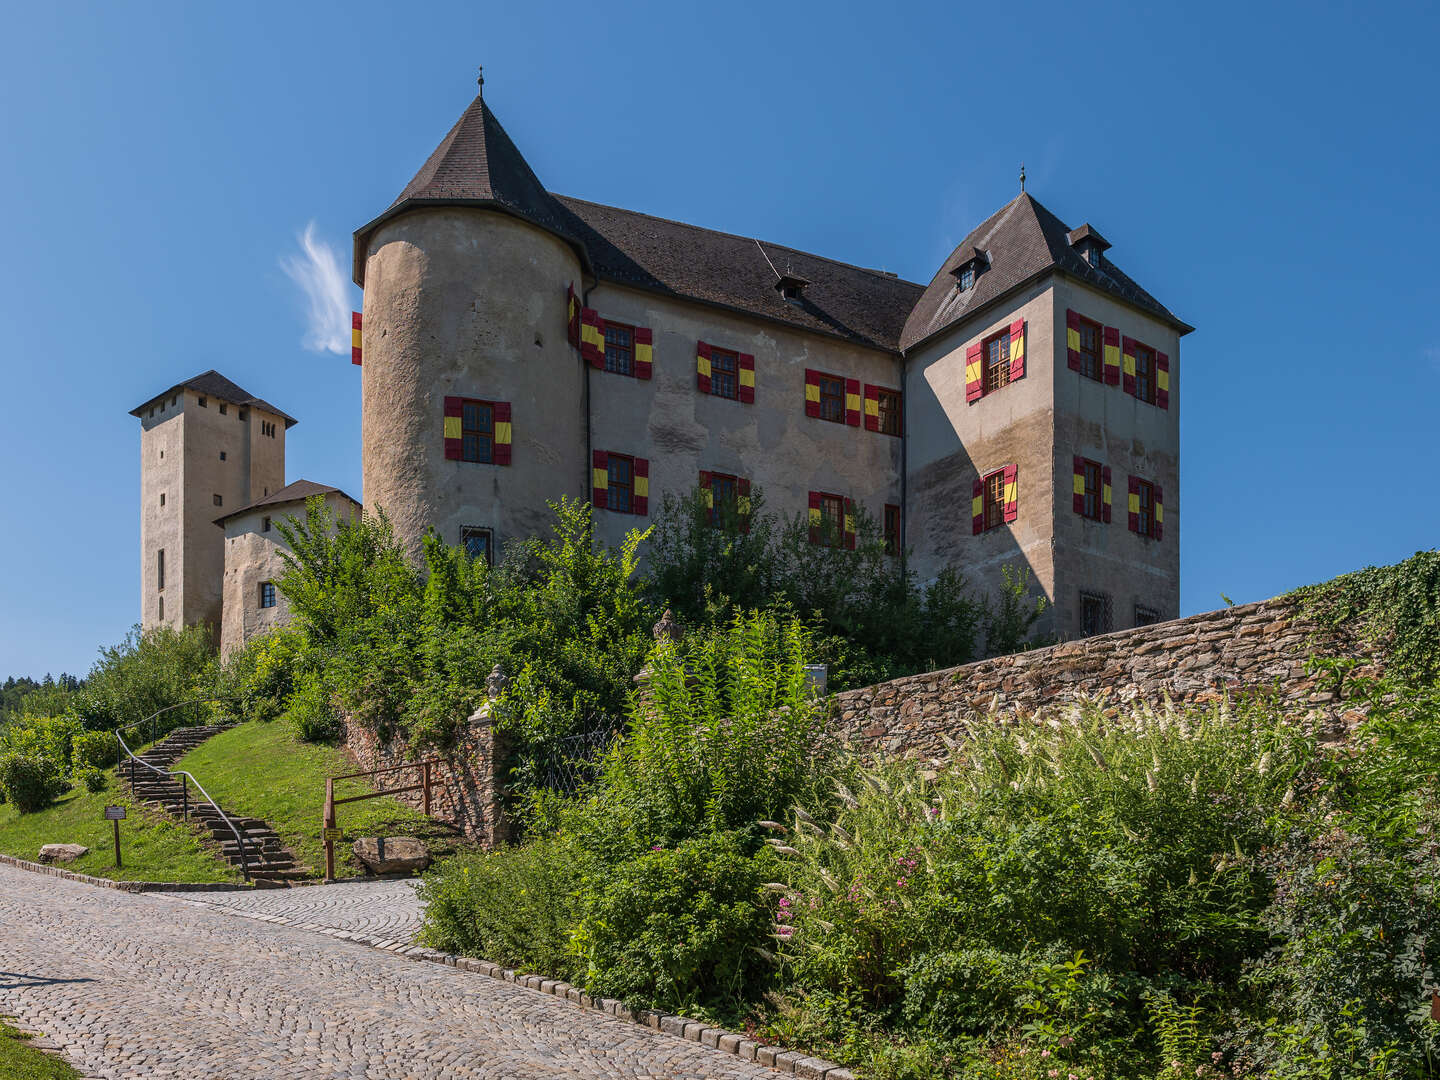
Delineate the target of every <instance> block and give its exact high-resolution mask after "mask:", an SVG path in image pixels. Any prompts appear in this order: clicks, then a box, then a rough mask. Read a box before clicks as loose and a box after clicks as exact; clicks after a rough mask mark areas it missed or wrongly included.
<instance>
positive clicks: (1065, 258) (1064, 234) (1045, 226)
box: [900, 194, 1194, 351]
mask: <svg viewBox="0 0 1440 1080" xmlns="http://www.w3.org/2000/svg"><path fill="white" fill-rule="evenodd" d="M1082 229H1084V230H1085V236H1086V237H1087V238H1099V237H1100V234H1099V233H1097V232H1095V230H1093V229H1091V228H1090V227H1089V226H1088V225H1087V226H1082ZM1075 232H1076V233H1079V232H1081V230H1080V229H1077V230H1075ZM1071 235H1072V233H1071V230H1070V227H1069V226H1068V225H1066V224H1065V223H1064V222H1063V221H1061V220H1060V219H1059V218H1058V217H1056V216H1055V215H1054V214H1052V213H1051V212H1050V211H1049V210H1047V209H1046V208H1045V207H1044V206H1043V205H1041V203H1040V202H1039V200H1037V199H1036V198H1035V197H1034V196H1032V195H1029V194H1021V195H1018V196H1016V197H1015V198H1014V199H1013V200H1011V201H1010V202H1008V203H1006V204H1005V205H1004V206H1002V207H1001V208H1000V209H999V210H997V211H995V213H993V214H991V215H990V217H988V218H986V219H985V220H984V221H983V222H981V223H980V224H979V225H978V226H976V227H975V229H974V230H973V231H972V232H971V233H970V235H969V236H967V237H965V239H964V240H963V241H961V243H960V245H959V246H958V247H956V248H955V250H954V251H952V252H951V253H950V257H949V258H948V259H946V260H945V263H944V265H943V266H941V268H940V270H939V271H938V272H937V273H936V275H935V276H934V277H933V278H932V279H931V281H930V284H929V285H928V286H927V287H926V289H925V292H924V294H923V295H922V296H921V297H920V300H919V302H918V303H917V304H916V305H915V308H914V310H913V311H911V313H910V317H909V318H908V319H906V321H905V329H904V331H903V332H902V333H901V336H900V348H901V349H903V350H906V351H909V350H910V349H912V348H914V347H915V346H916V345H918V344H920V343H921V342H923V341H926V340H928V339H930V338H931V337H934V336H935V335H936V334H939V333H941V332H943V331H944V330H946V329H947V328H949V327H950V326H952V325H953V324H955V323H957V322H960V321H962V320H964V319H967V318H969V317H971V316H972V315H975V314H977V313H978V312H979V311H981V310H982V309H984V308H986V307H988V306H989V305H990V304H992V303H994V302H995V301H997V300H999V299H1000V298H1001V297H1003V296H1007V295H1009V294H1010V293H1011V292H1012V291H1014V290H1016V289H1018V288H1020V287H1022V286H1024V285H1027V284H1029V283H1030V282H1032V281H1034V280H1036V279H1038V278H1039V277H1041V276H1042V275H1044V274H1046V273H1050V272H1053V271H1061V272H1063V273H1066V274H1068V275H1070V276H1071V277H1074V278H1077V279H1079V280H1081V281H1083V282H1085V283H1086V284H1087V285H1090V286H1092V287H1093V288H1096V289H1099V290H1100V291H1101V292H1107V293H1110V294H1111V295H1113V296H1115V297H1117V298H1118V299H1120V300H1123V301H1125V302H1126V303H1128V304H1132V305H1134V306H1135V307H1137V308H1140V309H1141V310H1142V311H1145V312H1147V313H1148V314H1150V315H1152V316H1154V317H1155V318H1157V319H1159V320H1160V321H1162V322H1166V323H1169V324H1170V325H1171V326H1173V327H1175V328H1176V329H1177V330H1179V332H1180V333H1182V334H1188V333H1189V332H1190V331H1191V330H1193V329H1194V327H1192V326H1189V325H1187V324H1186V323H1184V322H1181V321H1180V320H1179V319H1178V318H1176V317H1175V316H1174V315H1173V314H1171V312H1170V310H1169V309H1168V308H1166V307H1165V305H1163V304H1162V303H1160V301H1159V300H1156V299H1155V297H1153V296H1151V295H1150V294H1149V293H1148V292H1146V291H1145V290H1144V289H1142V288H1141V287H1140V286H1139V285H1137V284H1136V283H1135V282H1134V281H1132V280H1131V279H1130V278H1129V277H1127V276H1126V275H1125V273H1124V272H1123V271H1121V270H1120V268H1119V267H1117V266H1116V265H1115V264H1114V263H1113V262H1111V261H1110V260H1109V259H1108V258H1106V257H1104V256H1103V255H1102V256H1101V257H1100V265H1099V266H1098V267H1094V266H1091V265H1090V264H1089V263H1087V262H1086V261H1085V260H1084V258H1082V257H1081V255H1080V253H1079V251H1077V250H1076V249H1075V247H1074V246H1072V244H1071V240H1070V237H1071ZM1100 242H1101V243H1104V241H1103V238H1100ZM1106 246H1107V247H1108V246H1109V245H1108V244H1107V245H1106ZM977 253H984V255H985V259H986V262H985V266H986V272H985V273H983V274H977V275H976V277H975V283H974V284H973V285H972V286H971V287H970V288H968V289H965V290H963V291H962V290H960V289H957V288H956V282H955V274H956V272H957V271H958V270H960V269H961V268H962V267H963V266H964V265H965V264H966V263H970V262H973V261H974V259H975V256H976V254H977Z"/></svg>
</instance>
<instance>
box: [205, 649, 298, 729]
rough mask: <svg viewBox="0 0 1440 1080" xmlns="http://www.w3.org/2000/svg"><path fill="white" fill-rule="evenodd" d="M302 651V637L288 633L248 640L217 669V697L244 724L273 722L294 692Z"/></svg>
mask: <svg viewBox="0 0 1440 1080" xmlns="http://www.w3.org/2000/svg"><path fill="white" fill-rule="evenodd" d="M304 651H305V639H304V636H303V635H302V634H300V633H299V632H297V631H294V630H290V629H278V630H272V631H270V632H269V633H268V634H262V635H260V636H259V637H257V638H254V639H252V640H251V641H249V642H247V643H246V644H245V646H244V648H241V649H237V650H236V651H235V652H234V653H232V654H231V656H230V659H229V660H227V661H226V663H225V665H224V667H223V668H222V669H221V672H220V684H219V693H220V695H221V696H222V697H224V699H225V701H226V703H227V704H228V705H229V706H230V707H231V709H233V710H234V712H235V713H237V714H238V715H239V716H240V717H242V718H243V719H245V720H261V721H265V722H269V721H271V720H274V719H276V718H277V717H279V716H280V714H281V713H283V712H284V711H285V707H286V703H287V702H288V700H289V698H290V695H291V694H292V693H293V692H294V689H295V679H296V675H297V668H298V667H299V666H300V663H301V657H302V654H303V653H304Z"/></svg>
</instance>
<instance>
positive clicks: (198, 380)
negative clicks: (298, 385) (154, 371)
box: [130, 368, 300, 430]
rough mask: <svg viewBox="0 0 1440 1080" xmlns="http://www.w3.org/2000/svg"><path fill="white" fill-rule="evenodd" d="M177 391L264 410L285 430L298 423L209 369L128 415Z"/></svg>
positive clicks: (144, 408)
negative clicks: (281, 421) (280, 422)
mask: <svg viewBox="0 0 1440 1080" xmlns="http://www.w3.org/2000/svg"><path fill="white" fill-rule="evenodd" d="M177 390H194V391H195V392H196V393H197V394H204V395H205V396H206V397H213V398H219V399H220V400H221V401H228V402H230V403H231V404H232V405H242V406H248V407H250V408H255V409H264V410H265V411H266V412H268V413H270V414H271V415H272V416H278V417H280V419H281V420H284V421H285V427H286V429H287V430H288V429H290V428H292V427H294V426H295V425H296V424H298V423H299V422H300V421H298V420H296V419H295V418H294V417H293V416H291V415H290V414H289V413H286V412H282V411H281V410H279V409H277V408H276V407H275V406H274V405H271V404H270V403H269V402H268V401H266V400H265V399H264V398H257V397H256V396H255V395H254V394H252V393H250V391H248V390H245V389H243V388H241V387H239V386H236V385H235V384H234V383H233V382H231V381H230V380H229V379H227V378H226V377H225V376H224V375H221V374H220V373H219V372H218V371H216V370H215V369H214V368H211V369H210V370H209V371H202V372H201V373H200V374H199V375H196V376H195V377H194V378H190V379H186V380H185V381H184V382H178V383H176V384H175V385H174V386H172V387H170V389H169V390H166V391H165V392H164V393H163V394H156V395H155V396H154V397H151V398H148V399H146V401H145V402H144V404H142V405H137V406H135V408H133V409H131V410H130V415H131V416H139V415H140V414H141V413H142V412H144V411H145V410H146V409H147V408H149V407H150V406H151V405H153V404H154V403H155V402H157V401H159V400H160V399H161V398H164V397H169V396H170V395H171V394H173V393H175V391H177Z"/></svg>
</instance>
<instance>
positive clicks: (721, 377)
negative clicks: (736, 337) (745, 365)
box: [710, 345, 740, 399]
mask: <svg viewBox="0 0 1440 1080" xmlns="http://www.w3.org/2000/svg"><path fill="white" fill-rule="evenodd" d="M710 393H712V394H714V395H715V396H716V397H723V398H731V399H736V398H739V396H740V354H739V353H735V352H731V351H730V350H729V349H717V348H716V347H715V346H714V345H712V346H710Z"/></svg>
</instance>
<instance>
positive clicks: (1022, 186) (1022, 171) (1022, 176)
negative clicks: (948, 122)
mask: <svg viewBox="0 0 1440 1080" xmlns="http://www.w3.org/2000/svg"><path fill="white" fill-rule="evenodd" d="M481 81H482V82H483V81H484V80H481ZM1020 194H1021V195H1024V194H1025V163H1024V162H1023V161H1022V162H1020Z"/></svg>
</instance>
